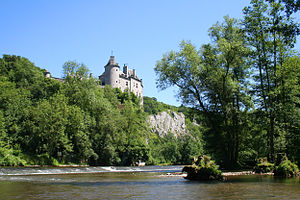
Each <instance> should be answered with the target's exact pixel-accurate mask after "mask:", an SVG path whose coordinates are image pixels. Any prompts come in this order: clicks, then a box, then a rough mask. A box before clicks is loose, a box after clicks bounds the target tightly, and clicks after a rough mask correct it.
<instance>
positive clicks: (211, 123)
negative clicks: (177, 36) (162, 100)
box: [155, 0, 300, 168]
mask: <svg viewBox="0 0 300 200" xmlns="http://www.w3.org/2000/svg"><path fill="white" fill-rule="evenodd" d="M299 9H300V2H299V1H288V0H287V1H280V0H279V1H276V0H269V1H263V0H252V1H251V4H250V5H249V6H247V7H245V8H244V9H243V13H244V17H243V19H240V20H237V19H233V18H230V17H228V16H225V17H224V20H223V21H222V22H217V23H216V24H215V25H213V26H212V27H211V28H210V29H209V36H210V38H211V42H210V43H207V44H204V45H202V46H201V47H200V49H199V50H198V49H197V48H196V47H195V46H194V45H193V44H192V43H191V42H189V41H188V42H187V41H182V42H181V44H180V50H179V51H170V52H168V53H166V54H164V55H163V57H162V59H161V60H160V61H158V62H157V65H156V67H155V72H156V74H157V76H158V79H157V85H158V87H159V88H161V89H165V88H168V87H170V86H176V87H178V94H177V96H178V97H179V100H180V101H181V102H183V103H184V104H185V105H188V106H191V107H194V108H197V110H198V111H199V112H200V115H201V116H202V126H203V127H205V128H206V129H205V130H206V131H205V132H204V133H203V137H204V141H205V144H204V150H205V151H206V153H207V154H209V155H211V156H212V157H213V158H214V159H216V160H217V161H218V163H220V164H221V166H223V167H225V168H239V167H240V166H247V165H251V162H254V161H255V159H256V158H259V157H267V158H268V160H269V161H272V162H274V160H275V159H276V155H277V154H278V153H286V154H287V156H288V157H289V158H290V159H292V160H293V161H297V162H298V163H299V161H300V147H299V144H300V143H299V142H300V130H299V128H300V126H299V125H300V110H299V105H300V104H299V103H300V79H299V77H300V57H299V50H296V49H294V46H295V44H296V39H297V36H298V35H299V33H300V31H299V23H297V22H295V19H294V18H293V17H292V16H293V14H295V13H297V11H298V10H299ZM252 165H253V163H252Z"/></svg>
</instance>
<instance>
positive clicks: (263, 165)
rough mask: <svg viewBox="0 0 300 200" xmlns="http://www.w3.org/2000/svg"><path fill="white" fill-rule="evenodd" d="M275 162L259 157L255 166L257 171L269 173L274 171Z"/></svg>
mask: <svg viewBox="0 0 300 200" xmlns="http://www.w3.org/2000/svg"><path fill="white" fill-rule="evenodd" d="M273 170H274V164H273V163H270V162H268V160H267V158H259V159H257V164H256V166H255V167H254V172H255V173H269V172H273Z"/></svg>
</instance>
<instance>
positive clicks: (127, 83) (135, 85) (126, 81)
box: [99, 56, 143, 101]
mask: <svg viewBox="0 0 300 200" xmlns="http://www.w3.org/2000/svg"><path fill="white" fill-rule="evenodd" d="M104 68H105V71H104V72H103V74H102V75H101V76H99V79H100V80H101V82H102V85H111V87H113V88H119V89H120V90H121V91H122V92H124V91H125V90H126V89H128V90H129V91H130V92H133V93H134V94H135V95H136V96H137V97H138V98H139V99H141V101H143V83H142V79H139V78H138V77H137V75H136V71H135V69H132V70H130V69H129V68H128V66H127V65H124V67H123V71H121V70H120V66H119V65H118V63H116V61H115V57H114V56H110V59H109V61H108V63H107V65H105V66H104Z"/></svg>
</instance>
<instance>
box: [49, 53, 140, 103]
mask: <svg viewBox="0 0 300 200" xmlns="http://www.w3.org/2000/svg"><path fill="white" fill-rule="evenodd" d="M104 68H105V71H104V72H103V74H102V75H101V76H99V79H100V80H101V85H102V86H104V85H111V87H113V88H119V89H120V90H121V91H122V92H124V91H125V90H126V89H127V90H128V91H130V92H132V93H134V94H135V95H136V96H137V97H138V98H139V99H140V100H141V104H143V83H142V79H139V78H138V77H137V75H136V71H135V69H132V70H131V69H129V68H128V66H127V65H124V67H123V71H121V70H120V66H119V65H118V63H116V61H115V57H114V56H110V59H109V61H108V63H107V65H105V66H104ZM44 76H45V77H46V78H51V79H55V80H58V81H60V82H64V79H61V78H55V77H52V76H51V74H50V72H48V71H47V70H46V71H45V72H44ZM90 77H92V74H90Z"/></svg>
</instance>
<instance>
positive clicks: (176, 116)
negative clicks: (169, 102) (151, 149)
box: [147, 110, 187, 137]
mask: <svg viewBox="0 0 300 200" xmlns="http://www.w3.org/2000/svg"><path fill="white" fill-rule="evenodd" d="M147 122H148V124H149V126H150V128H151V129H152V131H153V132H154V133H156V134H157V135H159V136H160V137H164V136H166V135H167V134H168V132H170V133H172V134H174V136H175V137H178V136H182V135H185V134H186V132H187V130H186V125H185V115H184V114H183V113H176V112H173V111H170V110H169V111H167V112H166V111H163V112H160V113H158V114H157V115H151V116H149V118H148V120H147Z"/></svg>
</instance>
